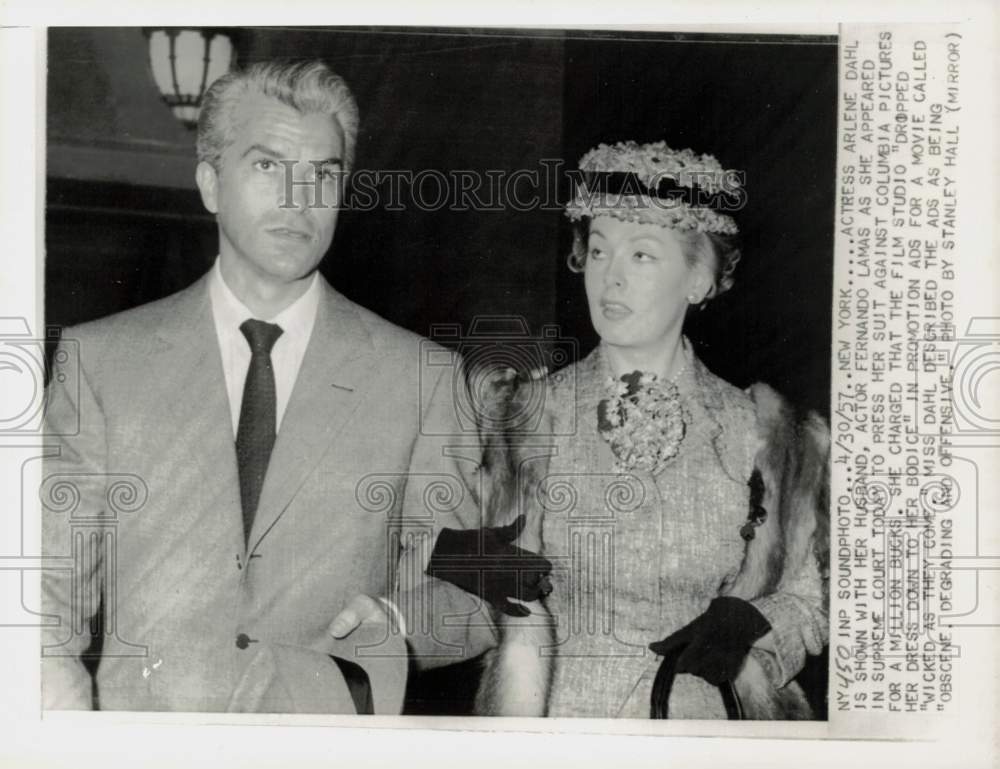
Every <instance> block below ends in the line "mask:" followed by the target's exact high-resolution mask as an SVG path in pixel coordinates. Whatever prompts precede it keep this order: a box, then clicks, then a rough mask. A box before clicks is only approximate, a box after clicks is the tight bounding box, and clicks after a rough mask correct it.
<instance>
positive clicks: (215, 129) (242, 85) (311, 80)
mask: <svg viewBox="0 0 1000 769" xmlns="http://www.w3.org/2000/svg"><path fill="white" fill-rule="evenodd" d="M248 94H260V95H262V96H269V97H271V98H274V99H277V100H278V101H280V102H282V103H283V104H286V105H288V106H289V107H292V108H293V109H296V110H298V111H299V112H301V113H302V114H306V115H309V114H317V113H318V114H323V115H330V116H331V117H333V118H334V120H336V121H337V122H338V123H339V124H340V127H341V129H342V130H343V132H344V158H343V161H344V170H345V171H348V172H349V171H350V169H351V167H352V165H353V163H354V147H355V144H356V142H357V138H358V104H357V102H356V101H355V100H354V95H353V94H352V93H351V89H350V88H348V87H347V83H346V82H344V79H343V78H342V77H340V76H339V75H337V74H335V73H334V72H333V71H332V70H331V69H330V68H329V67H327V66H326V64H324V63H323V62H321V61H305V62H294V61H271V62H262V63H258V64H253V65H251V66H249V67H247V68H246V69H242V70H234V71H233V72H229V73H227V74H225V75H223V76H222V77H220V78H219V79H218V80H216V81H215V82H214V83H212V86H211V87H210V88H209V89H208V91H207V93H206V94H205V100H204V103H203V105H202V108H201V115H200V116H199V118H198V160H199V161H205V162H206V163H210V164H211V165H212V166H213V167H214V168H215V169H216V170H220V168H221V164H222V153H223V152H225V150H226V148H227V147H228V146H229V145H230V144H232V142H233V134H234V132H235V129H236V126H235V125H233V117H234V113H235V110H236V107H237V105H238V104H239V103H240V100H241V99H242V98H243V97H244V96H246V95H248Z"/></svg>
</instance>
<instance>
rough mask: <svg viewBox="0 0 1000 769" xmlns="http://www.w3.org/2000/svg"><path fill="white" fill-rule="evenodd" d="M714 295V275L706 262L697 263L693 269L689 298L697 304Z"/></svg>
mask: <svg viewBox="0 0 1000 769" xmlns="http://www.w3.org/2000/svg"><path fill="white" fill-rule="evenodd" d="M711 295H712V276H711V274H710V273H709V270H708V267H707V266H706V265H705V264H701V263H699V264H697V265H696V266H695V267H694V268H693V269H692V270H691V280H690V283H688V292H687V300H688V302H689V303H690V304H693V305H695V306H697V305H700V304H701V303H702V302H704V301H705V300H706V299H708V298H710V297H711Z"/></svg>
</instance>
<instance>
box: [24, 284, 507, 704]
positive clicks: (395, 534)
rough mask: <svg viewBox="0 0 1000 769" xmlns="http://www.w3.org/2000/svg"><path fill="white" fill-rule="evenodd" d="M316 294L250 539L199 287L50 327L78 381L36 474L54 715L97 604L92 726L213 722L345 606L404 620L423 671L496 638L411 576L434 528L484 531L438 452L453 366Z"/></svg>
mask: <svg viewBox="0 0 1000 769" xmlns="http://www.w3.org/2000/svg"><path fill="white" fill-rule="evenodd" d="M320 280H321V282H322V291H323V297H322V299H321V301H320V305H319V309H318V313H317V317H316V322H315V326H314V328H313V331H312V336H311V338H310V340H309V345H308V348H307V350H306V353H305V357H304V359H303V361H302V367H301V369H300V371H299V374H298V378H297V380H296V383H295V386H294V389H293V393H292V396H291V399H290V401H289V404H288V407H287V410H286V412H285V414H284V417H283V421H282V423H281V425H280V429H279V432H278V435H277V440H276V443H275V446H274V450H273V453H272V455H271V460H270V465H269V468H268V472H267V477H266V480H265V483H264V487H263V490H262V493H261V497H260V504H259V507H258V510H257V513H256V517H255V519H254V523H253V528H252V530H251V532H250V537H249V542H248V543H244V538H243V532H242V513H241V507H240V493H239V483H238V474H237V463H236V452H235V447H234V439H233V430H232V420H231V416H230V409H229V405H228V401H227V395H226V388H225V382H224V376H223V370H222V363H221V357H220V353H219V346H218V341H217V338H216V334H215V330H214V325H213V320H212V312H211V306H210V302H209V295H208V284H207V278H202V279H201V280H199V281H198V282H197V283H195V284H194V285H193V286H191V287H190V288H188V289H185V290H183V291H181V292H179V293H177V294H174V295H172V296H169V297H167V298H165V299H162V300H160V301H157V302H153V303H151V304H148V305H144V306H142V307H139V308H136V309H134V310H130V311H127V312H124V313H120V314H117V315H114V316H111V317H108V318H105V319H102V320H99V321H95V322H92V323H87V324H84V325H81V326H77V327H73V328H69V329H67V330H66V331H65V333H64V335H63V339H64V340H73V341H74V342H75V343H77V344H78V345H79V360H80V365H79V367H78V369H77V370H76V373H73V372H72V371H71V372H70V374H69V376H66V377H62V379H63V381H55V380H54V381H53V382H52V383H51V384H50V387H49V393H48V402H47V407H46V408H47V417H46V418H47V420H48V426H49V431H50V432H52V433H57V434H58V433H63V434H64V437H63V438H61V439H60V442H59V449H58V455H57V456H52V457H50V458H48V459H47V461H46V464H45V470H44V481H43V486H42V489H41V498H42V502H43V508H42V510H43V552H44V554H45V555H47V556H63V557H64V558H66V557H69V556H72V557H73V558H74V560H73V567H72V568H63V569H49V570H46V571H45V573H44V574H43V578H42V580H43V581H42V585H43V591H42V595H43V610H44V611H45V612H46V613H47V614H49V615H51V619H50V622H51V623H52V624H50V625H49V626H48V627H47V628H46V629H45V630H44V631H43V652H42V657H43V695H44V696H43V702H44V704H45V705H46V706H47V707H83V708H86V707H90V704H91V700H90V693H91V682H90V678H89V676H88V674H87V671H86V669H85V668H84V666H83V664H82V663H81V661H80V658H79V655H80V653H81V652H83V651H84V650H85V649H86V648H87V645H88V643H89V641H90V636H89V628H88V627H87V623H86V622H85V621H84V620H85V619H86V618H87V617H89V616H90V615H91V614H93V613H95V612H96V609H97V606H96V599H95V596H97V595H101V594H102V595H103V601H104V611H105V615H106V632H105V638H104V644H103V647H104V648H103V653H102V655H101V659H100V664H99V667H98V670H97V673H96V694H97V699H98V704H99V707H101V708H102V709H130V710H145V709H150V710H190V711H210V710H211V711H214V710H225V709H226V708H227V707H228V706H229V702H230V696H231V694H232V692H233V689H234V686H235V685H236V683H237V682H238V681H239V680H240V677H241V675H242V672H243V671H244V670H245V668H246V665H247V661H248V659H250V658H251V657H252V656H253V655H254V653H255V652H259V650H260V648H261V646H259V645H262V644H274V645H290V646H293V647H296V648H304V649H310V650H314V651H317V652H323V651H324V650H325V649H326V648H327V645H328V643H329V637H328V636H327V627H328V625H329V623H330V622H331V620H332V619H333V618H334V617H335V616H336V615H337V614H338V613H339V612H340V611H341V610H342V609H343V608H344V607H345V606H346V605H347V603H348V602H349V601H350V600H351V599H352V598H353V597H354V596H355V595H357V594H359V593H366V594H369V595H374V596H388V597H390V598H394V599H395V600H396V601H397V602H399V604H400V605H401V607H402V608H403V609H404V614H405V616H406V620H407V624H408V625H409V630H410V637H409V641H410V643H411V646H412V647H413V651H414V653H415V654H417V655H421V656H420V659H419V660H418V663H420V664H425V665H428V666H430V665H435V664H446V663H448V662H454V661H458V660H460V659H465V658H468V657H470V656H473V655H475V654H477V653H479V652H481V651H482V650H484V649H485V648H486V647H487V646H489V645H491V644H492V643H494V642H495V636H494V631H493V629H492V627H491V625H490V621H489V620H488V619H487V617H486V614H485V613H484V612H482V611H480V608H481V607H480V606H479V604H478V602H477V601H476V600H474V599H473V598H471V597H470V596H469V595H467V594H465V593H463V592H462V591H460V590H458V589H457V588H454V587H453V586H451V585H448V584H446V583H443V582H439V581H437V580H432V579H430V578H426V577H424V576H423V574H422V572H423V564H424V561H425V559H426V557H427V548H428V547H429V545H430V544H432V542H433V538H434V536H436V532H437V530H439V529H440V528H441V527H442V526H452V527H469V526H478V525H480V524H479V517H478V516H479V514H478V510H477V509H476V506H475V504H474V503H473V499H472V497H471V495H470V494H469V492H468V489H467V487H466V485H465V484H464V483H463V482H462V478H463V477H464V472H465V470H464V469H463V467H461V466H460V465H461V461H460V460H456V459H453V458H451V457H449V456H446V454H448V453H449V452H446V451H445V450H444V449H445V446H446V445H447V444H449V443H455V444H458V443H462V442H463V440H464V439H463V438H462V436H461V435H460V434H459V431H458V429H457V427H456V424H457V419H456V415H455V412H454V403H453V398H452V388H453V382H455V378H454V375H455V373H456V371H455V368H454V367H453V366H450V365H448V361H449V360H450V358H449V356H448V354H447V353H445V352H444V351H443V350H442V349H441V348H436V351H435V354H434V355H432V356H430V357H431V358H433V360H429V359H428V355H427V352H428V349H434V348H429V347H428V343H427V341H426V340H422V339H421V338H420V337H418V336H416V335H414V334H411V333H409V332H407V331H404V330H402V329H399V328H397V327H395V326H393V325H392V324H390V323H388V322H387V321H385V320H383V319H381V318H379V317H378V316H376V315H374V314H373V313H371V312H369V311H367V310H365V309H364V308H362V307H359V306H358V305H355V304H354V303H352V302H350V301H349V300H347V299H346V298H345V297H343V296H341V295H340V294H338V293H337V292H335V291H334V290H333V289H332V288H331V287H330V286H329V285H328V284H327V283H326V281H324V280H322V278H320ZM64 349H67V350H68V349H69V346H68V345H67V343H66V342H65V341H64ZM77 422H78V423H79V425H78V427H79V429H76V427H77V425H76V423H77ZM449 433H450V434H452V437H449V435H448V434H449ZM454 436H458V437H457V438H454ZM470 452H472V450H471V449H470V450H469V451H467V452H465V453H466V455H469V456H471V453H470ZM458 453H460V454H461V453H462V452H461V451H459V452H458ZM470 467H471V468H474V464H473V465H470ZM61 563H62V564H63V565H66V564H67V563H68V561H66V560H63V561H61ZM57 617H58V618H59V622H58V623H56V621H55V618H57ZM386 648H390V647H389V646H387V647H386ZM371 653H373V654H376V655H377V654H378V653H379V649H378V648H375V649H372V650H371ZM326 661H328V660H326Z"/></svg>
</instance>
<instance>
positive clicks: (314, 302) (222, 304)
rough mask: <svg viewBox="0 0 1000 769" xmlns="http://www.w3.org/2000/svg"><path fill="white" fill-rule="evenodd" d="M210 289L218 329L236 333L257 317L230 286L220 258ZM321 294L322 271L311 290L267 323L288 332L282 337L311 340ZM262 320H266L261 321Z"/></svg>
mask: <svg viewBox="0 0 1000 769" xmlns="http://www.w3.org/2000/svg"><path fill="white" fill-rule="evenodd" d="M208 287H209V295H210V297H211V300H212V312H213V313H214V314H215V319H216V323H217V325H218V326H220V327H222V328H224V329H227V330H231V331H234V332H235V331H236V330H238V329H239V327H240V325H241V324H242V323H243V321H245V320H248V319H250V318H253V317H254V314H253V312H251V311H250V308H249V307H247V306H246V305H245V304H243V302H241V301H240V300H239V298H238V297H237V296H236V294H234V293H233V292H232V289H230V288H229V286H227V285H226V281H225V280H224V279H223V277H222V268H221V267H220V266H219V259H218V258H216V260H215V265H214V266H213V267H212V273H211V277H210V278H209V283H208ZM319 295H320V286H319V272H318V271H317V272H316V273H314V274H313V277H312V280H311V281H310V283H309V288H307V289H306V291H305V293H304V294H302V296H300V297H299V298H298V299H296V300H295V301H294V302H292V303H291V304H290V305H288V307H286V308H285V309H284V310H282V311H281V312H279V313H278V314H277V315H275V316H274V317H273V318H270V319H268V321H267V322H268V323H276V324H277V325H279V326H281V329H282V331H283V332H284V333H283V334H282V336H287V337H288V338H290V339H303V338H305V339H308V337H309V334H310V333H311V332H312V327H313V323H314V322H315V320H316V311H317V309H318V308H319ZM261 320H264V319H263V318H261Z"/></svg>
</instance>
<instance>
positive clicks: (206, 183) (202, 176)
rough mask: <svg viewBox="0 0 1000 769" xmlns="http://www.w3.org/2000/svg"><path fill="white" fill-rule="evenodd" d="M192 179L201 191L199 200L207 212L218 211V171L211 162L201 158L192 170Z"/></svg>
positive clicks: (214, 212)
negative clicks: (196, 166) (193, 170)
mask: <svg viewBox="0 0 1000 769" xmlns="http://www.w3.org/2000/svg"><path fill="white" fill-rule="evenodd" d="M194 180H195V182H196V183H197V184H198V191H199V192H200V193H201V202H202V205H204V206H205V208H207V209H208V211H209V213H213V214H217V213H219V172H218V171H216V170H215V167H214V166H213V165H212V164H211V163H206V162H205V161H204V160H202V161H201V162H200V163H199V164H198V168H197V169H195V172H194Z"/></svg>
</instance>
